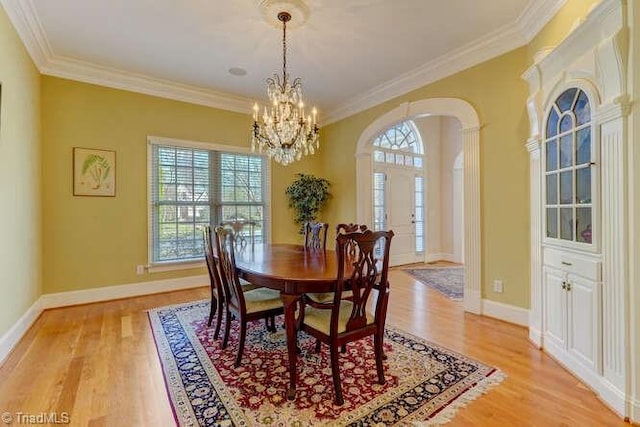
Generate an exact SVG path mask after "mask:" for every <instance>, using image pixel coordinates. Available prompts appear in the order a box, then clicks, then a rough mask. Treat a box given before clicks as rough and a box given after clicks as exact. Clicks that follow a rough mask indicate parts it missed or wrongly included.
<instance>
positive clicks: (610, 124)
mask: <svg viewBox="0 0 640 427" xmlns="http://www.w3.org/2000/svg"><path fill="white" fill-rule="evenodd" d="M627 110H628V106H622V105H620V104H618V103H614V104H609V105H605V106H603V107H602V108H600V109H599V111H598V115H597V117H596V120H597V122H598V124H599V125H600V135H601V138H600V139H601V147H600V150H601V156H600V158H601V161H602V165H601V167H599V166H600V165H594V168H593V171H592V173H598V172H599V173H600V174H601V180H602V182H601V184H602V196H601V197H602V201H601V206H602V209H601V211H600V215H599V216H600V217H601V218H602V221H601V222H602V226H601V229H602V240H601V241H602V258H603V260H604V261H605V262H603V264H602V350H603V354H602V375H603V376H604V380H605V381H604V384H603V385H604V388H603V390H602V391H603V396H602V397H603V399H604V400H605V401H607V402H609V403H611V404H612V405H614V409H615V410H616V411H618V412H619V413H621V414H625V413H627V409H626V408H625V400H626V399H625V395H626V394H627V377H626V372H627V360H628V359H627V357H628V352H627V330H628V326H627V325H628V319H629V301H628V298H627V294H628V289H627V283H628V264H627V253H628V243H629V242H628V239H627V236H628V232H629V229H628V224H627V198H628V197H627V184H626V177H627V162H626V160H627V148H626V143H627V142H626V141H627V136H626V133H627V130H626V115H627V114H628V111H627ZM598 169H600V170H598ZM596 214H597V213H596ZM607 394H608V395H607Z"/></svg>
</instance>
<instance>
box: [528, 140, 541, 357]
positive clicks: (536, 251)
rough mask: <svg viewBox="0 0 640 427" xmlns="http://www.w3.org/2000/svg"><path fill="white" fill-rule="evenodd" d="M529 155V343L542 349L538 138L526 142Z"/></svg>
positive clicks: (539, 145) (539, 146) (539, 147)
mask: <svg viewBox="0 0 640 427" xmlns="http://www.w3.org/2000/svg"><path fill="white" fill-rule="evenodd" d="M526 147H527V151H528V152H529V192H530V194H529V203H530V222H531V228H530V233H531V236H530V239H531V241H530V246H531V266H530V270H529V274H530V278H529V281H530V286H531V306H530V308H529V340H531V342H533V343H534V345H535V346H536V347H538V348H542V233H543V230H542V223H543V221H542V205H543V201H542V188H541V184H542V177H541V171H542V165H541V163H540V156H541V148H542V147H541V144H540V140H539V139H538V138H531V139H529V141H527V145H526Z"/></svg>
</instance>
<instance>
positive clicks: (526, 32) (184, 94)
mask: <svg viewBox="0 0 640 427" xmlns="http://www.w3.org/2000/svg"><path fill="white" fill-rule="evenodd" d="M565 2H566V0H530V2H529V4H528V5H527V7H526V8H525V10H524V11H523V13H522V14H521V15H520V17H519V18H518V20H517V21H516V22H515V23H514V24H511V25H508V26H504V27H501V28H499V29H497V30H495V31H493V32H492V33H490V34H488V35H487V36H485V37H483V38H481V39H478V40H476V41H474V42H472V43H470V44H468V45H466V46H463V47H461V48H459V49H456V50H454V51H452V52H450V53H449V54H446V55H443V56H441V57H439V58H436V59H434V60H432V61H429V62H428V63H426V64H424V65H422V66H420V67H418V68H416V69H414V70H412V71H409V72H408V73H405V74H403V75H401V76H399V77H397V78H395V79H393V80H390V81H388V82H385V83H383V84H381V85H379V86H376V87H374V88H373V89H371V90H368V91H366V92H364V93H362V94H360V95H358V96H356V97H354V98H353V99H352V100H350V101H349V102H347V103H346V104H343V105H341V106H339V107H338V108H336V109H334V110H332V111H329V112H328V113H327V115H326V117H325V120H323V122H324V123H325V124H328V123H332V122H335V121H338V120H341V119H343V118H346V117H348V116H351V115H353V114H356V113H359V112H360V111H363V110H366V109H368V108H371V107H373V106H375V105H378V104H380V103H382V102H385V101H388V100H390V99H392V98H395V97H397V96H400V95H403V94H405V93H407V92H410V91H412V90H415V89H418V88H420V87H423V86H425V85H427V84H429V83H432V82H434V81H437V80H439V79H442V78H444V77H447V76H449V75H452V74H454V73H457V72H459V71H462V70H464V69H466V68H469V67H472V66H474V65H477V64H479V63H482V62H484V61H487V60H489V59H491V58H493V57H495V56H498V55H501V54H503V53H506V52H508V51H510V50H513V49H516V48H518V47H520V46H523V45H525V44H526V43H528V42H529V41H531V39H532V38H533V37H534V36H535V35H536V34H537V33H538V31H540V29H542V27H543V26H544V25H545V24H546V23H547V22H548V21H549V20H550V19H551V18H552V17H553V16H554V15H555V13H557V11H558V10H559V9H560V8H561V7H562V6H563V5H564V4H565ZM0 4H2V6H3V7H4V9H5V11H6V12H7V15H8V16H9V19H10V20H11V22H12V23H13V25H14V27H15V28H16V31H17V32H18V35H19V36H20V38H21V39H22V42H23V43H24V45H25V47H26V49H27V51H28V52H29V54H30V56H31V58H32V59H33V61H34V63H35V65H36V67H38V69H39V70H40V72H41V73H42V74H46V75H51V76H55V77H62V78H67V79H72V80H77V81H81V82H86V83H92V84H97V85H101V86H106V87H111V88H116V89H123V90H128V91H132V92H138V93H144V94H147V95H152V96H159V97H162V98H169V99H174V100H178V101H184V102H189V103H193V104H199V105H205V106H208V107H213V108H220V109H224V110H229V111H234V112H238V113H245V114H248V113H249V112H250V110H251V100H250V99H249V98H244V97H239V96H235V95H230V94H227V93H223V92H218V91H213V90H210V89H205V88H202V87H198V86H190V85H185V84H180V83H176V82H173V81H169V80H163V79H159V78H156V77H153V76H148V75H144V74H138V73H130V72H126V71H122V70H119V69H116V68H110V67H105V66H100V65H96V64H93V63H89V62H86V61H80V60H76V59H73V58H67V57H63V56H59V55H56V54H55V53H54V52H53V50H52V49H51V45H50V43H49V41H48V40H47V37H46V34H45V32H44V30H43V27H42V25H41V23H40V21H39V19H38V16H37V14H36V12H35V9H34V7H33V0H0Z"/></svg>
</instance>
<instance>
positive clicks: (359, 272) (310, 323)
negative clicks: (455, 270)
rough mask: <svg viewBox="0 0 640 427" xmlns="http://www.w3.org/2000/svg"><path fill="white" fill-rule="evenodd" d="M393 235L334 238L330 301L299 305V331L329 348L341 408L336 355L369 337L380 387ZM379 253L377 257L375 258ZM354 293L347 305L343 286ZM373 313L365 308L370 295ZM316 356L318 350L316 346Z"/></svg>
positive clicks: (373, 233) (369, 233)
mask: <svg viewBox="0 0 640 427" xmlns="http://www.w3.org/2000/svg"><path fill="white" fill-rule="evenodd" d="M392 238H393V231H371V230H365V231H364V232H354V233H346V234H339V235H338V237H337V238H336V240H337V256H338V276H337V279H336V291H335V293H334V298H333V301H331V302H329V303H326V304H314V305H307V304H305V303H304V299H303V302H302V310H301V314H300V322H299V325H298V326H299V329H300V330H302V331H305V332H306V333H308V334H309V335H311V336H313V337H315V338H316V339H317V340H318V341H317V343H318V342H322V343H325V344H327V345H328V346H329V350H330V354H331V373H332V376H333V385H334V390H335V402H336V404H338V405H342V404H343V403H344V399H343V396H342V385H341V382H340V364H339V360H338V359H339V350H340V349H341V347H343V346H344V345H346V344H347V343H349V342H352V341H356V340H360V339H363V338H365V337H368V336H371V335H373V342H374V354H375V361H376V370H377V374H378V383H379V384H384V382H385V379H384V366H383V359H384V352H383V348H382V344H383V337H384V326H385V321H386V315H387V305H388V301H389V282H388V280H387V277H388V272H389V250H390V247H391V239H392ZM350 241H353V242H354V244H355V245H356V249H357V253H356V255H355V257H352V256H350V254H349V242H350ZM378 248H382V253H381V254H380V255H381V256H379V257H378V256H376V254H377V253H378ZM347 283H348V284H349V286H350V288H351V291H352V293H353V296H352V299H351V300H345V299H344V298H343V297H342V293H343V290H344V288H345V286H346V284H347ZM374 290H375V291H376V292H375V293H376V294H377V296H376V298H375V301H374V302H372V305H373V312H370V311H369V310H368V308H367V304H369V300H370V298H371V299H373V296H372V294H373V293H374V292H373V291H374ZM316 351H320V345H318V344H316Z"/></svg>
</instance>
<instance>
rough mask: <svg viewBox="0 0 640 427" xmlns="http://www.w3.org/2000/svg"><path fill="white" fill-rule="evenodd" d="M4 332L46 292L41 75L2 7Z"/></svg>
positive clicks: (0, 328)
mask: <svg viewBox="0 0 640 427" xmlns="http://www.w3.org/2000/svg"><path fill="white" fill-rule="evenodd" d="M0 83H1V84H2V99H1V102H0V108H1V110H0V148H1V150H2V151H1V153H2V154H1V155H0V200H2V209H0V224H2V244H1V245H0V337H1V336H2V335H4V334H5V333H6V332H7V331H8V330H9V329H10V328H11V326H13V325H14V324H15V323H16V321H17V320H18V319H19V318H20V317H21V316H22V315H23V314H24V313H25V312H26V311H27V310H28V309H29V307H30V306H31V305H32V304H33V303H34V302H35V301H36V299H37V298H38V297H39V296H40V293H41V274H40V273H41V269H40V265H41V255H40V253H41V251H40V249H41V248H40V245H41V237H40V100H39V98H40V77H39V74H38V71H37V70H36V68H35V67H34V65H33V63H32V62H31V59H30V58H29V55H28V54H27V52H26V50H25V49H24V47H23V45H22V42H21V41H20V39H19V38H18V35H17V34H16V32H15V31H14V29H13V26H12V25H11V23H10V22H9V19H8V18H7V15H6V14H5V12H4V9H2V7H0Z"/></svg>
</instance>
